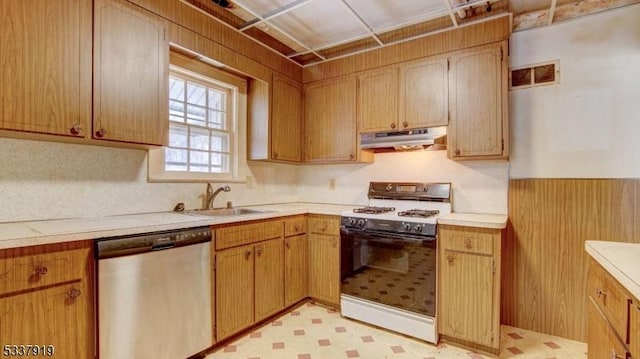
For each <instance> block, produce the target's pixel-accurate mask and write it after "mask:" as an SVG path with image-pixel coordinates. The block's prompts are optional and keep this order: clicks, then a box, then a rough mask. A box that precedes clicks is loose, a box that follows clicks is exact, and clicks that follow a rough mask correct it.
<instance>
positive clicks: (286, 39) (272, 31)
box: [245, 22, 306, 56]
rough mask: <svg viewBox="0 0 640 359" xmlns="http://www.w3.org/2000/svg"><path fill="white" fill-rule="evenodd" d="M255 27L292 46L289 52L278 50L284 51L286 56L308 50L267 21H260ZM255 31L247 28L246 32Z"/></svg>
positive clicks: (289, 46)
mask: <svg viewBox="0 0 640 359" xmlns="http://www.w3.org/2000/svg"><path fill="white" fill-rule="evenodd" d="M254 28H255V29H256V30H260V32H263V33H265V34H267V35H269V36H271V37H272V38H274V39H276V40H277V41H279V42H280V43H282V44H283V45H285V46H287V47H288V48H290V49H291V50H292V51H291V52H289V53H287V52H285V51H280V50H279V49H278V51H280V52H281V53H283V54H284V55H286V56H288V55H291V53H293V52H296V53H297V52H304V51H306V49H305V48H304V46H302V45H300V44H298V43H297V42H295V41H294V40H292V39H291V38H289V37H287V36H286V35H285V34H283V33H282V32H280V31H278V30H277V29H275V28H274V27H273V26H269V24H267V23H264V22H262V23H258V24H257V25H256V26H254ZM253 31H254V30H251V29H247V30H246V31H245V32H247V33H252V32H253ZM262 42H263V43H264V41H262ZM266 45H269V44H266Z"/></svg>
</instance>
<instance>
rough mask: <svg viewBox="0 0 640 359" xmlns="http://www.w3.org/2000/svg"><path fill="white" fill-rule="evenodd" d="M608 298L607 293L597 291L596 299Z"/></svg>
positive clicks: (600, 290)
mask: <svg viewBox="0 0 640 359" xmlns="http://www.w3.org/2000/svg"><path fill="white" fill-rule="evenodd" d="M606 296H607V292H605V291H603V290H602V289H600V288H598V289H596V297H598V298H603V297H606Z"/></svg>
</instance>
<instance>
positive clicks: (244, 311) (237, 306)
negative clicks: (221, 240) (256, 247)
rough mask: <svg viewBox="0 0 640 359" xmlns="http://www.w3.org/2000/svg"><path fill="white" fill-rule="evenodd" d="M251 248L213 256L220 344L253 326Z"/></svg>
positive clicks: (241, 248)
mask: <svg viewBox="0 0 640 359" xmlns="http://www.w3.org/2000/svg"><path fill="white" fill-rule="evenodd" d="M253 280H254V264H253V246H252V245H248V246H242V247H238V248H232V249H227V250H224V251H220V252H217V253H216V283H215V286H216V316H215V317H216V320H217V325H216V327H217V335H216V339H217V340H218V341H220V340H221V339H224V338H226V337H228V336H230V335H232V334H235V333H237V332H239V331H241V330H242V329H244V328H246V327H248V326H250V325H251V324H253V302H254V292H253V288H254V287H253V283H254V281H253Z"/></svg>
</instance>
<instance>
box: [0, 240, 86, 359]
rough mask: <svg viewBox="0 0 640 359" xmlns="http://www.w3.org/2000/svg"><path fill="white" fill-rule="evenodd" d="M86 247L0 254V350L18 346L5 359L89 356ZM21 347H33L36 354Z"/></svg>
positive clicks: (15, 250) (73, 244)
mask: <svg viewBox="0 0 640 359" xmlns="http://www.w3.org/2000/svg"><path fill="white" fill-rule="evenodd" d="M91 244H92V243H91V242H90V241H81V242H69V243H63V244H55V245H43V246H33V247H23V248H12V249H5V250H1V251H0V283H2V285H0V349H1V350H4V346H5V345H16V346H18V347H16V348H15V349H16V350H17V352H13V348H9V350H10V355H7V357H8V356H16V357H17V356H37V357H40V356H43V357H44V356H53V357H56V358H78V359H89V358H93V357H94V349H93V348H94V347H93V340H94V338H93V323H94V322H93V304H92V303H93V294H92V293H93V290H92V288H93V287H92V284H91V280H92V279H91V278H92V273H93V267H92V263H93V258H92V256H91ZM21 345H24V346H27V345H32V346H36V345H37V346H38V349H39V354H37V355H36V353H35V352H34V351H33V349H32V350H31V351H30V352H26V351H24V350H25V348H21V347H20V346H21ZM43 346H44V348H43ZM50 348H52V349H53V355H49V354H51V352H50V351H49V350H51V349H50ZM43 349H44V352H43ZM14 354H15V355H14Z"/></svg>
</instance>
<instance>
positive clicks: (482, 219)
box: [438, 213, 507, 229]
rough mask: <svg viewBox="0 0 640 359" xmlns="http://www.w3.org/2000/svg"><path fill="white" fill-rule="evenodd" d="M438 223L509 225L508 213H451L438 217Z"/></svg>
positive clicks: (486, 225)
mask: <svg viewBox="0 0 640 359" xmlns="http://www.w3.org/2000/svg"><path fill="white" fill-rule="evenodd" d="M438 224H448V225H451V226H463V227H480V228H497V229H504V228H505V227H506V226H507V215H506V214H485V213H451V214H449V215H446V216H442V217H439V218H438Z"/></svg>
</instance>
